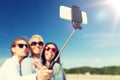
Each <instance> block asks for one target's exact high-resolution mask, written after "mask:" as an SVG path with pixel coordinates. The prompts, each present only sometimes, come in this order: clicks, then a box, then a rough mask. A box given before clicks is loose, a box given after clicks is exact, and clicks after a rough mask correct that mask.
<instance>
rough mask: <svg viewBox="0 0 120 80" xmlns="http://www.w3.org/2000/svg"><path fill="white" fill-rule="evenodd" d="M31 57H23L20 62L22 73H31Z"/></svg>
mask: <svg viewBox="0 0 120 80" xmlns="http://www.w3.org/2000/svg"><path fill="white" fill-rule="evenodd" d="M33 66H34V65H33V62H32V58H25V59H24V60H23V61H22V63H21V69H22V75H23V76H25V75H29V74H32V73H33Z"/></svg>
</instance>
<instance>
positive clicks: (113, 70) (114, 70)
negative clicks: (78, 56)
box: [65, 66, 120, 75]
mask: <svg viewBox="0 0 120 80" xmlns="http://www.w3.org/2000/svg"><path fill="white" fill-rule="evenodd" d="M65 72H66V73H69V74H85V73H86V72H89V73H90V74H111V75H120V66H109V67H102V68H92V67H87V66H85V67H77V68H71V69H65Z"/></svg>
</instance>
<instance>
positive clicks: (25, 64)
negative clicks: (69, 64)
mask: <svg viewBox="0 0 120 80" xmlns="http://www.w3.org/2000/svg"><path fill="white" fill-rule="evenodd" d="M33 60H34V58H32V57H30V58H25V59H24V60H23V61H22V63H21V68H22V75H30V74H34V73H36V72H37V71H38V69H37V68H35V67H34V64H33ZM50 80H66V76H65V72H64V70H63V68H62V66H61V65H60V64H59V63H55V64H54V66H53V75H52V76H51V79H50Z"/></svg>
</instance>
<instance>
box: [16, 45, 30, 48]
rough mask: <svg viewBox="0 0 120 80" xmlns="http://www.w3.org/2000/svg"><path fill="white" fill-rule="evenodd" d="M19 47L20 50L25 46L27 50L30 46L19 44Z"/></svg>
mask: <svg viewBox="0 0 120 80" xmlns="http://www.w3.org/2000/svg"><path fill="white" fill-rule="evenodd" d="M17 45H18V47H19V48H23V47H24V46H25V47H26V48H28V45H27V44H17Z"/></svg>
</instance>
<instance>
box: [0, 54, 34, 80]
mask: <svg viewBox="0 0 120 80" xmlns="http://www.w3.org/2000/svg"><path fill="white" fill-rule="evenodd" d="M0 80H36V74H31V75H29V76H20V64H19V61H18V58H17V57H16V56H13V57H11V58H9V59H7V60H6V61H5V63H4V64H3V65H2V66H1V68H0Z"/></svg>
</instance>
